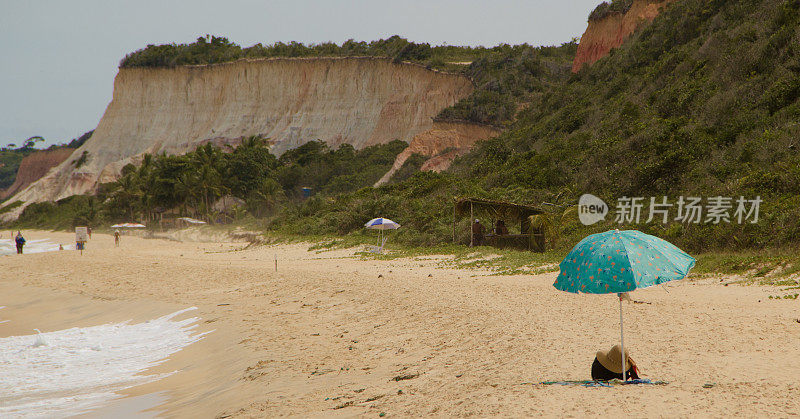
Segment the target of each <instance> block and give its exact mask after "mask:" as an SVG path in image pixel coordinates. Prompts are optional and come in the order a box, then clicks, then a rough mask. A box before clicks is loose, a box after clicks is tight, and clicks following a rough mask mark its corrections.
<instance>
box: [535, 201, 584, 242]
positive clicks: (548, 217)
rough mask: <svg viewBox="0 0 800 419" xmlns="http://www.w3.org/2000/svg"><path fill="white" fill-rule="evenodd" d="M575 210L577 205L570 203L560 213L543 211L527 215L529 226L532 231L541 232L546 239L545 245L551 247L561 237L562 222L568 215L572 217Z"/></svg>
mask: <svg viewBox="0 0 800 419" xmlns="http://www.w3.org/2000/svg"><path fill="white" fill-rule="evenodd" d="M576 211H577V206H575V205H571V206H569V207H566V208H565V209H564V210H563V211H562V212H560V213H555V212H543V213H541V214H536V215H531V216H530V217H529V220H530V223H531V228H533V229H534V231H536V230H538V231H540V232H542V233H543V234H544V237H545V241H546V244H545V247H548V245H549V247H550V248H551V249H552V248H553V247H555V245H556V243H558V240H559V239H560V238H561V229H562V228H563V227H564V222H565V221H566V220H568V219H569V217H574V214H575V212H576ZM542 250H546V249H542Z"/></svg>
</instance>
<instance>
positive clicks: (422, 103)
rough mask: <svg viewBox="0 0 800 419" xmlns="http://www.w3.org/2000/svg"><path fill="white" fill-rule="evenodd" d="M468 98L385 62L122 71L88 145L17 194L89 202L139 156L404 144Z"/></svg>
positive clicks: (463, 86)
mask: <svg viewBox="0 0 800 419" xmlns="http://www.w3.org/2000/svg"><path fill="white" fill-rule="evenodd" d="M472 91H473V85H472V83H471V82H470V81H469V79H467V78H466V77H463V76H459V75H454V74H447V73H442V72H437V71H431V70H427V69H426V68H424V67H422V66H419V65H414V64H397V63H392V62H391V61H390V60H388V59H383V58H314V59H262V60H242V61H236V62H232V63H227V64H219V65H211V66H187V67H176V68H123V69H120V71H119V73H118V75H117V77H116V79H115V81H114V96H113V100H112V101H111V103H110V104H109V105H108V108H106V112H105V114H104V115H103V118H102V119H101V120H100V123H99V125H98V126H97V129H96V130H95V132H94V134H93V135H92V137H91V138H90V139H89V140H88V141H87V142H86V143H85V144H84V145H83V146H82V147H80V148H79V149H78V150H76V151H75V154H74V155H75V156H81V155H83V154H84V152H85V154H86V161H85V163H84V164H83V165H81V166H80V167H75V164H74V163H73V160H75V159H68V160H67V161H64V162H63V163H62V164H60V165H59V166H58V167H57V168H56V169H55V170H53V171H52V172H50V173H49V174H48V175H47V176H45V177H43V178H42V179H40V180H39V181H38V182H36V183H34V184H32V185H30V186H29V187H28V188H26V189H25V190H23V191H22V192H20V193H19V194H17V196H16V197H15V200H21V201H24V202H26V203H30V202H37V201H52V200H57V199H61V198H65V197H67V196H71V195H75V194H84V193H91V192H93V191H94V190H95V189H96V187H97V185H98V184H99V183H104V182H109V181H113V180H114V179H116V177H117V176H118V175H119V173H120V171H121V169H122V167H123V166H125V165H126V164H128V163H137V162H138V160H139V159H141V156H143V155H144V154H145V153H162V152H164V153H168V154H177V153H184V152H187V151H190V150H193V149H194V148H196V147H197V146H198V145H201V144H204V143H206V142H214V143H217V144H235V143H238V142H239V141H240V140H241V139H242V138H244V137H247V136H251V135H261V136H264V137H268V138H270V139H271V142H272V151H273V152H274V153H276V154H280V153H282V152H284V151H286V150H288V149H291V148H293V147H297V146H299V145H302V144H304V143H306V142H308V141H312V140H316V139H320V140H322V141H325V142H326V143H328V144H330V145H332V146H338V145H340V144H343V143H348V144H352V145H353V146H355V147H356V148H362V147H366V146H370V145H374V144H380V143H386V142H389V141H392V140H394V139H400V140H403V141H406V142H410V141H411V140H412V138H414V136H415V135H417V134H419V133H421V132H425V131H427V130H429V129H430V128H431V127H432V126H433V121H432V118H433V117H434V116H435V115H437V114H438V113H439V112H440V111H441V110H442V109H443V108H445V107H448V106H451V105H453V104H454V103H456V102H457V101H458V100H459V99H461V98H464V97H466V96H468V95H469V94H470V93H471V92H472Z"/></svg>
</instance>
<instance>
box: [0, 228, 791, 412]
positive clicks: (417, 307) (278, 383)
mask: <svg viewBox="0 0 800 419" xmlns="http://www.w3.org/2000/svg"><path fill="white" fill-rule="evenodd" d="M39 235H40V236H46V237H51V238H55V237H63V239H64V241H65V242H66V241H67V240H71V235H66V234H63V235H60V234H55V233H36V234H34V235H30V236H31V237H36V236H39ZM243 246H244V245H242V244H234V243H231V244H198V243H176V242H168V241H161V240H144V239H138V238H130V237H125V238H124V240H123V246H122V247H121V248H120V249H115V248H113V239H112V238H111V237H110V236H104V235H99V234H98V235H95V238H94V239H93V240H92V242H91V243H90V247H89V250H88V251H87V252H86V253H85V254H84V256H83V257H80V256H79V255H78V254H77V253H76V252H56V253H49V254H36V255H24V256H22V257H18V256H15V255H14V256H7V257H3V258H2V260H3V264H4V269H3V270H2V272H0V285H6V286H10V285H15V286H18V285H26V286H31V285H33V286H38V287H45V288H53V289H58V290H62V291H68V292H70V293H80V294H84V296H90V297H92V298H96V299H103V300H115V301H117V302H119V303H120V304H123V303H124V304H132V303H135V302H142V304H144V303H145V302H150V304H169V305H170V306H172V305H175V306H180V307H183V306H189V305H193V306H198V307H199V310H198V311H197V312H195V313H194V314H193V315H196V316H200V317H202V318H203V319H205V320H206V321H210V322H212V323H208V325H209V327H210V326H211V325H213V327H215V328H216V329H217V330H218V331H220V333H219V336H220V338H217V339H218V340H217V341H213V342H212V341H210V342H201V343H199V344H195V345H199V346H197V347H196V348H191V349H190V350H187V353H186V354H180V355H178V357H177V358H179V359H176V360H174V362H178V363H179V364H180V363H182V365H184V366H190V365H195V368H196V369H199V370H201V371H194V374H195V376H194V378H191V377H192V375H191V374H192V373H191V372H190V373H186V375H181V374H178V375H176V376H173V377H171V378H170V379H169V380H168V381H165V382H162V383H156V384H152V385H149V386H148V388H147V389H145V390H146V391H161V390H165V389H172V391H171V393H170V397H171V398H172V401H171V402H168V403H167V405H166V406H165V408H167V409H168V412H169V413H171V414H175V415H178V416H187V415H193V414H197V413H198V411H200V412H202V416H208V417H212V416H216V415H220V414H234V415H242V416H265V415H266V416H275V415H297V416H330V415H345V416H352V415H362V414H364V415H368V416H373V415H377V414H378V413H380V412H385V413H387V414H388V415H397V416H420V415H431V414H433V415H447V416H454V415H457V416H465V415H480V416H487V415H503V416H522V415H548V416H585V415H591V416H594V415H597V416H608V415H619V414H629V415H635V416H667V417H681V416H688V415H697V414H699V415H701V416H718V417H721V416H726V417H727V416H731V415H735V416H743V417H753V416H757V415H758V416H762V415H767V414H773V415H779V416H787V415H790V414H796V412H798V411H800V397H798V396H800V389H798V387H800V383H798V378H799V377H800V363H799V362H797V360H798V359H800V323H798V322H797V321H796V319H797V318H800V303H798V302H797V301H796V300H777V301H776V300H769V299H768V296H769V295H775V294H778V289H774V288H765V287H742V286H736V285H732V286H728V287H725V286H723V285H722V284H721V283H720V282H719V279H715V280H702V281H689V280H684V281H681V282H678V283H674V284H672V285H671V286H670V287H669V288H668V292H667V290H665V289H664V288H663V287H659V288H654V289H647V290H642V291H638V292H636V293H635V294H634V297H635V299H636V300H641V301H646V302H648V303H650V304H626V306H625V312H626V314H625V315H626V345H629V347H630V349H631V351H632V355H633V357H634V359H636V360H637V362H638V363H639V365H640V366H641V368H642V371H643V373H644V374H645V375H646V378H651V379H654V380H656V379H657V380H665V381H669V382H670V384H669V385H667V386H663V387H661V386H658V387H657V386H651V387H634V386H630V387H625V388H573V387H560V386H553V387H547V386H539V385H535V384H530V383H538V382H541V381H545V380H558V379H573V380H581V379H588V378H589V370H590V365H591V362H592V360H593V357H594V353H595V352H596V351H597V350H598V349H601V348H606V347H610V346H611V345H612V344H614V343H616V342H617V341H618V339H619V328H618V321H619V317H618V311H617V310H618V308H617V301H616V299H615V298H614V297H612V296H576V295H571V294H566V293H561V292H558V291H556V290H555V289H554V288H552V286H551V284H552V282H553V279H554V274H546V275H541V276H536V277H533V276H499V277H498V276H486V272H482V271H468V270H456V269H447V268H441V267H440V266H439V265H440V259H437V258H419V259H415V260H411V259H407V260H398V261H360V260H355V259H353V258H352V257H351V256H352V254H353V251H352V250H349V251H332V252H324V253H314V252H308V251H307V248H308V245H282V246H272V247H257V248H253V249H246V250H239V251H231V249H237V248H241V247H243ZM276 256H277V258H278V260H279V269H278V272H277V273H276V272H275V271H274V258H275V257H276ZM379 275H380V276H381V277H379ZM429 275H430V276H429ZM759 300H760V302H759ZM219 304H228V305H219ZM0 305H7V306H10V304H6V303H4V302H0ZM0 327H2V326H0ZM2 332H3V330H2V329H0V333H2ZM220 339H222V340H223V341H222V342H221V341H220ZM215 342H216V343H215ZM203 345H205V346H203ZM225 346H227V347H228V348H229V349H224V350H219V348H221V347H225ZM215 348H217V349H216V350H215ZM209 353H213V356H212V357H209V355H208V354H209ZM193 357H196V359H197V361H196V362H194V364H193ZM209 359H214V360H215V362H214V363H213V364H209V361H208V360H209ZM187 368H189V367H187ZM216 370H218V371H219V372H218V374H216V375H217V377H216V378H217V380H216V382H213V380H211V379H208V380H205V379H200V380H198V379H196V377H198V376H211V377H213V376H214V375H215V371H216ZM181 377H183V378H181ZM187 377H190V378H191V380H192V381H194V382H195V385H194V386H185V384H186V380H187V379H188V378H187ZM395 378H399V379H400V380H399V381H395V380H394V379H395ZM706 383H715V386H714V387H712V388H703V385H704V384H706ZM165 386H166V387H167V388H164V387H165ZM139 394H141V392H140V393H139ZM206 394H210V395H211V396H210V399H212V400H214V402H213V403H211V404H212V405H213V408H210V407H208V406H207V404H209V403H208V400H209V397H206ZM198 406H204V407H203V409H202V410H198ZM337 407H339V408H338V409H337Z"/></svg>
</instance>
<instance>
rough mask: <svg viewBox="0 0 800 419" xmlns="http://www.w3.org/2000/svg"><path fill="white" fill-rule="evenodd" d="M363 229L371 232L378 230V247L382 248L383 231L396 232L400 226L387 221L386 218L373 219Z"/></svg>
mask: <svg viewBox="0 0 800 419" xmlns="http://www.w3.org/2000/svg"><path fill="white" fill-rule="evenodd" d="M364 227H366V228H369V229H371V230H378V231H380V234H379V235H378V247H379V248H381V249H382V248H383V230H397V229H398V228H400V224H397V223H396V222H394V221H392V220H390V219H388V218H373V219H371V220H369V221H368V222H367V223H366V224H364Z"/></svg>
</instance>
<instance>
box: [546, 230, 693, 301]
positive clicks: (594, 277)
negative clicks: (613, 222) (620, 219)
mask: <svg viewBox="0 0 800 419" xmlns="http://www.w3.org/2000/svg"><path fill="white" fill-rule="evenodd" d="M694 264H695V259H694V258H693V257H691V256H689V255H688V254H687V253H686V252H684V251H683V250H681V249H678V248H677V247H676V246H675V245H673V244H672V243H670V242H668V241H665V240H662V239H660V238H658V237H655V236H651V235H649V234H644V233H642V232H640V231H636V230H624V231H619V230H610V231H606V232H604V233H597V234H592V235H591V236H588V237H586V238H585V239H583V240H581V241H580V243H578V244H577V245H576V246H575V247H574V248H573V249H572V251H571V252H569V254H568V255H567V257H566V258H564V260H563V261H562V262H561V264H560V265H559V266H560V268H561V272H560V273H559V274H558V278H557V279H556V281H555V283H554V284H553V286H554V287H556V289H559V290H561V291H567V292H574V293H588V294H609V293H621V292H628V291H633V290H635V289H637V288H645V287H649V286H651V285H658V284H662V283H664V282H668V281H674V280H677V279H681V278H683V277H685V276H686V275H688V274H689V270H690V269H692V267H694Z"/></svg>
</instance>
